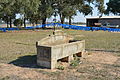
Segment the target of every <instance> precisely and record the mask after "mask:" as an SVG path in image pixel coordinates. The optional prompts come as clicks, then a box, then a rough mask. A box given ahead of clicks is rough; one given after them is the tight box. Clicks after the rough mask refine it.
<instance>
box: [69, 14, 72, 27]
mask: <svg viewBox="0 0 120 80" xmlns="http://www.w3.org/2000/svg"><path fill="white" fill-rule="evenodd" d="M71 24H72V23H71V16H69V25H71Z"/></svg>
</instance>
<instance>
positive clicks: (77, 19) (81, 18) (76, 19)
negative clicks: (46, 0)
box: [47, 0, 112, 22]
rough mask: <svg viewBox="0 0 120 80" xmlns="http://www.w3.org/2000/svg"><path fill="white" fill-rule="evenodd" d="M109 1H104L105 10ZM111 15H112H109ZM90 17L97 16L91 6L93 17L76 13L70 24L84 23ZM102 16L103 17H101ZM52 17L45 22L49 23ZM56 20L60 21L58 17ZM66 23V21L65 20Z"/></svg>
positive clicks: (96, 11)
mask: <svg viewBox="0 0 120 80" xmlns="http://www.w3.org/2000/svg"><path fill="white" fill-rule="evenodd" d="M108 2H109V0H104V6H105V8H107V6H106V3H108ZM111 15H112V14H111ZM92 16H98V10H97V8H95V7H94V6H93V15H88V16H84V15H83V14H82V13H79V12H78V13H77V16H74V19H73V20H72V22H86V17H92ZM103 16H104V15H103ZM53 18H54V17H51V18H50V19H47V21H49V22H51V21H52V20H53ZM57 20H60V18H59V16H58V17H57ZM65 21H68V20H65Z"/></svg>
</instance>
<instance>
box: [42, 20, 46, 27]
mask: <svg viewBox="0 0 120 80" xmlns="http://www.w3.org/2000/svg"><path fill="white" fill-rule="evenodd" d="M44 24H46V18H43V19H42V25H44ZM42 28H43V29H45V28H46V26H42Z"/></svg>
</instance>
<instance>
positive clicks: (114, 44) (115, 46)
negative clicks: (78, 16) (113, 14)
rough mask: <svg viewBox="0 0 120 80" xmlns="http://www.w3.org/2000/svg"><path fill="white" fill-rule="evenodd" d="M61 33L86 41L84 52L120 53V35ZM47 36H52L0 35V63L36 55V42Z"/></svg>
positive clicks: (23, 32) (38, 33)
mask: <svg viewBox="0 0 120 80" xmlns="http://www.w3.org/2000/svg"><path fill="white" fill-rule="evenodd" d="M63 31H64V32H66V33H67V34H70V35H72V36H74V38H75V39H78V40H81V39H84V40H86V50H89V51H105V52H113V53H118V55H119V53H120V33H111V32H103V31H94V32H92V31H79V30H68V29H64V30H63ZM49 34H52V30H44V31H43V30H40V31H39V32H35V31H32V30H31V31H22V32H19V31H18V32H7V33H0V45H1V46H0V62H5V63H9V62H10V61H12V60H15V59H17V58H18V57H20V56H25V55H31V53H35V54H36V45H35V44H36V41H39V40H40V39H42V38H43V37H46V36H48V35H49ZM78 35H82V37H80V36H78ZM33 55H34V54H33Z"/></svg>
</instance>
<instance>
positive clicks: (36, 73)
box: [0, 52, 120, 80]
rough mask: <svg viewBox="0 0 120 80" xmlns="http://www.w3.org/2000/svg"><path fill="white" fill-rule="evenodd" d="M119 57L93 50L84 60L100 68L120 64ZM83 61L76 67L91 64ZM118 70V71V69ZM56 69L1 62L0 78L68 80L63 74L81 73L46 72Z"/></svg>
mask: <svg viewBox="0 0 120 80" xmlns="http://www.w3.org/2000/svg"><path fill="white" fill-rule="evenodd" d="M119 59H120V57H118V56H115V55H113V54H110V53H104V52H102V53H101V52H94V53H92V54H91V55H90V56H89V57H87V58H86V59H85V61H86V62H88V63H92V64H94V66H95V67H96V69H102V67H103V66H102V64H107V65H112V64H114V63H116V62H118V63H117V64H120V61H119ZM85 61H84V60H83V64H81V65H80V66H78V68H80V67H86V66H88V65H89V66H90V65H91V64H86V65H84V62H85ZM118 70H119V72H120V69H118ZM56 71H59V70H57V69H55V70H48V69H39V70H38V69H33V68H23V67H18V66H15V65H12V64H3V63H1V64H0V78H1V79H3V80H53V79H54V80H58V79H57V78H59V80H61V79H63V80H67V79H68V80H69V78H65V76H67V77H68V76H70V75H73V73H74V76H78V77H79V76H81V75H82V73H78V72H76V69H66V70H63V71H60V72H62V73H63V74H60V75H59V76H57V75H56V73H55V74H53V75H55V76H49V74H47V73H52V72H56ZM43 72H46V74H44V73H43ZM70 73H71V74H70ZM111 73H112V74H116V73H115V72H111ZM84 75H88V73H86V74H85V73H84ZM62 76H64V77H62ZM117 76H118V77H120V74H119V75H118V74H117ZM52 77H55V78H52ZM71 77H72V76H71ZM73 79H74V78H71V80H73ZM75 79H76V80H79V78H75ZM85 80H88V79H85Z"/></svg>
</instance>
